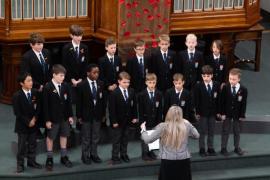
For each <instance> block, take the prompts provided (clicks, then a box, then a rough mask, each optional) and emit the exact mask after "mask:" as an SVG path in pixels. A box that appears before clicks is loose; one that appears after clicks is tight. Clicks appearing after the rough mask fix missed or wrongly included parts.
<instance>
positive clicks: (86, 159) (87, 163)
mask: <svg viewBox="0 0 270 180" xmlns="http://www.w3.org/2000/svg"><path fill="white" fill-rule="evenodd" d="M81 159H82V162H83V164H86V165H89V164H91V159H90V158H88V157H82V158H81Z"/></svg>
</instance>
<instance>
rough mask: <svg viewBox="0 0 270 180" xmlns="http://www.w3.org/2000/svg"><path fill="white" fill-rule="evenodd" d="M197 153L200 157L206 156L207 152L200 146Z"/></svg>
mask: <svg viewBox="0 0 270 180" xmlns="http://www.w3.org/2000/svg"><path fill="white" fill-rule="evenodd" d="M199 154H200V156H201V157H206V156H207V153H206V152H205V149H204V148H201V149H200V152H199Z"/></svg>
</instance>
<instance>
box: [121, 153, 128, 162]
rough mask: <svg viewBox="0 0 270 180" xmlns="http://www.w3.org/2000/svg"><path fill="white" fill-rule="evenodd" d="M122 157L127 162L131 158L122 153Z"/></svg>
mask: <svg viewBox="0 0 270 180" xmlns="http://www.w3.org/2000/svg"><path fill="white" fill-rule="evenodd" d="M121 159H122V160H123V161H124V162H126V163H128V162H129V161H130V159H129V157H128V155H127V154H124V155H121Z"/></svg>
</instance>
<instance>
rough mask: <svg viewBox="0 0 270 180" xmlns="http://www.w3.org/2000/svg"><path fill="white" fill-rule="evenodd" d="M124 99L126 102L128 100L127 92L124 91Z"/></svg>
mask: <svg viewBox="0 0 270 180" xmlns="http://www.w3.org/2000/svg"><path fill="white" fill-rule="evenodd" d="M124 97H125V101H127V100H128V95H127V90H126V89H124Z"/></svg>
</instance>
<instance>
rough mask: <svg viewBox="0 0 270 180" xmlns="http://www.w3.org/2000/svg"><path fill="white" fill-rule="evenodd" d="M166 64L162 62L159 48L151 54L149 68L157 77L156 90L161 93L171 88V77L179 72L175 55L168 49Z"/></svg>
mask: <svg viewBox="0 0 270 180" xmlns="http://www.w3.org/2000/svg"><path fill="white" fill-rule="evenodd" d="M167 62H168V63H167V64H166V63H165V62H164V60H163V55H162V54H161V51H160V49H159V48H158V49H155V50H154V51H153V53H152V54H151V64H152V65H151V66H152V69H153V72H154V73H155V74H156V75H157V88H158V89H159V90H161V91H163V92H165V91H166V90H167V89H168V88H170V87H172V85H173V84H172V81H173V79H172V77H173V75H174V74H175V73H176V72H181V71H180V64H179V62H178V58H177V56H176V53H175V52H174V51H172V50H170V49H169V50H168V54H167Z"/></svg>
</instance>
